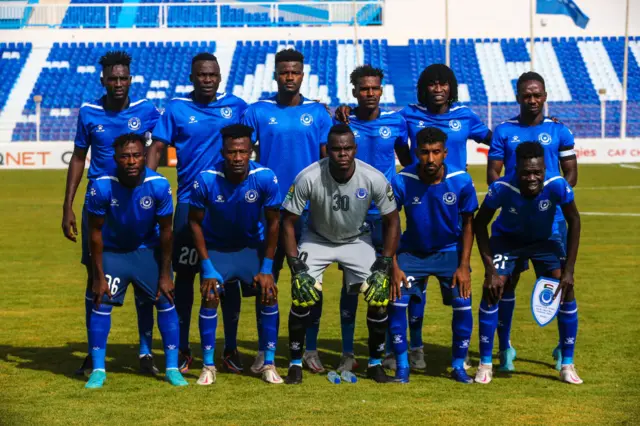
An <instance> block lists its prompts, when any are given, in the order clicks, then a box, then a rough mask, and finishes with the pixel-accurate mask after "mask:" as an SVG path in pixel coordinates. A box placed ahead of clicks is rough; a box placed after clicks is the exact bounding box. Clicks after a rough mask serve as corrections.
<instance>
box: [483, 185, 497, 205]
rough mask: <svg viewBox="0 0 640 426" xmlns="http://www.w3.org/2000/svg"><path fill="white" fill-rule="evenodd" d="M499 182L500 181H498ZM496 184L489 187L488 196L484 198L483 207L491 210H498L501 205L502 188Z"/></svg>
mask: <svg viewBox="0 0 640 426" xmlns="http://www.w3.org/2000/svg"><path fill="white" fill-rule="evenodd" d="M496 182H498V181H496ZM496 182H494V183H492V184H491V185H489V188H488V189H487V196H486V197H484V202H483V203H482V205H484V206H487V207H488V208H490V209H493V210H498V209H499V208H500V207H501V205H500V187H499V184H497V183H496Z"/></svg>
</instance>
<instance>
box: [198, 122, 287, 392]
mask: <svg viewBox="0 0 640 426" xmlns="http://www.w3.org/2000/svg"><path fill="white" fill-rule="evenodd" d="M221 133H222V138H223V141H224V142H223V149H222V156H223V158H224V161H222V162H220V163H218V164H216V165H215V166H214V167H213V168H212V169H211V170H206V171H204V172H202V173H200V174H199V175H198V177H197V178H196V180H195V181H194V183H193V189H192V191H191V210H190V211H189V223H190V225H191V229H192V231H193V239H194V243H195V246H196V249H197V250H198V255H199V256H200V259H201V266H202V272H201V277H202V279H201V284H200V289H201V292H202V305H201V307H200V343H201V345H202V353H203V357H204V367H203V369H202V374H201V375H200V378H199V379H198V384H200V385H210V384H212V383H214V382H215V380H216V368H215V366H214V364H215V362H214V356H213V355H214V351H215V345H216V327H217V323H218V319H217V317H218V315H217V312H216V310H217V307H218V300H219V297H220V293H221V292H222V291H224V296H223V298H224V299H226V298H231V297H240V295H239V294H236V293H233V292H227V289H229V287H230V286H231V285H232V284H231V283H230V284H226V285H224V286H223V287H221V288H220V289H219V286H222V285H223V284H224V283H229V281H230V280H232V279H233V280H240V281H241V282H242V286H243V293H245V290H247V291H248V292H251V291H250V290H249V287H250V286H251V285H253V286H254V287H255V288H256V290H257V293H252V294H256V317H257V318H258V340H259V341H260V342H264V347H265V348H266V350H265V359H264V364H263V366H262V368H261V371H260V372H261V373H262V377H263V378H264V380H265V381H267V382H269V383H275V384H279V383H282V379H281V378H280V376H279V375H278V372H277V370H276V367H275V365H274V364H273V362H274V358H275V353H276V343H277V342H278V325H277V324H278V321H279V316H278V290H277V288H276V286H275V282H274V279H273V272H272V269H273V256H274V254H275V251H276V245H277V243H278V231H279V228H280V203H281V198H280V190H279V188H278V179H277V178H276V175H275V174H274V173H273V172H272V171H271V170H269V169H267V168H265V167H262V166H260V165H259V164H258V163H254V162H253V161H249V157H250V156H251V133H253V129H252V128H251V127H248V126H245V125H242V124H234V125H231V126H227V127H225V128H223V129H222V131H221ZM263 212H264V215H265V217H266V223H267V226H266V228H267V229H266V234H267V235H266V241H265V229H264V227H263V224H262V222H261V220H260V217H261V215H262V213H263ZM205 214H206V219H205ZM203 222H204V223H203ZM233 284H235V282H233ZM236 287H237V286H236ZM239 304H240V303H239V302H238V305H239ZM236 324H237V323H236ZM236 326H237V325H236ZM225 332H226V331H225ZM235 332H237V330H234V333H235Z"/></svg>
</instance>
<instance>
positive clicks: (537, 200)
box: [474, 142, 582, 384]
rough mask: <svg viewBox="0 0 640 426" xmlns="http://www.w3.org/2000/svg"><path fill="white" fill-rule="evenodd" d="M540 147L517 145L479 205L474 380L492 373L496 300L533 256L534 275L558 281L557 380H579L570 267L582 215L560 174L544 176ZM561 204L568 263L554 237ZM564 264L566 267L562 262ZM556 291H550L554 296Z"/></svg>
mask: <svg viewBox="0 0 640 426" xmlns="http://www.w3.org/2000/svg"><path fill="white" fill-rule="evenodd" d="M545 173H546V169H545V163H544V149H543V148H542V145H541V144H540V143H538V142H524V143H521V144H520V145H518V147H517V148H516V171H515V173H514V174H511V175H509V176H506V177H503V178H500V179H498V180H497V181H495V182H494V183H492V184H491V185H490V186H489V190H488V193H487V197H486V198H485V200H484V202H483V203H482V207H480V211H479V212H478V214H477V216H476V218H475V221H474V230H475V233H476V237H477V239H478V248H479V250H480V255H481V256H482V262H483V263H484V267H485V281H484V286H483V287H484V288H483V294H482V302H481V303H480V312H479V315H478V317H479V322H480V367H479V368H478V372H477V373H476V379H475V380H476V382H478V383H484V384H486V383H489V382H491V379H492V376H493V370H492V357H491V354H492V351H493V338H494V334H495V332H496V328H497V326H498V302H499V301H500V299H501V297H502V292H503V290H504V286H505V283H506V282H507V280H508V279H509V277H510V276H511V275H512V274H514V273H519V272H520V270H519V268H521V267H522V266H521V265H523V264H524V263H525V262H527V261H528V260H531V261H532V263H533V266H534V268H535V271H536V275H537V276H538V277H541V276H546V277H550V278H555V279H558V280H560V286H559V287H558V291H562V303H561V304H560V311H559V313H558V331H559V334H560V347H561V351H562V368H561V370H560V379H561V380H562V381H563V382H567V383H571V384H580V383H582V380H581V379H580V377H578V374H577V373H576V370H575V367H574V365H573V351H574V347H575V341H576V335H577V333H578V308H577V305H576V301H575V297H574V292H573V270H574V266H575V264H576V257H577V255H578V244H579V242H580V215H579V213H578V209H577V208H576V204H575V202H574V200H573V190H572V189H571V185H569V183H568V182H567V181H566V180H565V179H564V178H563V177H561V176H554V177H549V176H548V175H545ZM557 206H560V208H561V209H562V213H563V214H564V217H565V219H566V221H567V225H568V226H567V228H568V237H567V241H568V244H567V252H566V262H563V261H564V259H565V251H564V249H563V247H562V242H561V241H559V240H557V239H554V238H553V232H552V231H553V224H554V215H555V212H556V208H557ZM499 208H502V211H501V212H500V215H499V216H498V218H497V219H496V221H495V222H494V223H493V227H492V233H491V234H492V235H491V239H489V233H488V231H487V227H488V226H489V223H490V222H491V219H492V218H493V215H494V214H495V212H496V210H497V209H499ZM563 263H564V266H563ZM557 294H558V292H556V294H555V295H554V298H555V297H556V296H557Z"/></svg>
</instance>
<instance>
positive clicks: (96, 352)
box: [89, 304, 113, 371]
mask: <svg viewBox="0 0 640 426" xmlns="http://www.w3.org/2000/svg"><path fill="white" fill-rule="evenodd" d="M112 310H113V306H110V305H104V304H102V305H100V307H99V308H98V309H96V308H95V307H94V308H92V310H91V319H90V321H89V324H90V325H89V347H90V352H89V353H90V354H91V359H92V360H93V369H94V371H95V370H102V371H104V370H105V361H104V359H105V356H106V352H107V338H108V337H109V331H110V330H111V311H112Z"/></svg>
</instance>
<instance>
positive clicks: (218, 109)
mask: <svg viewBox="0 0 640 426" xmlns="http://www.w3.org/2000/svg"><path fill="white" fill-rule="evenodd" d="M189 79H190V81H191V83H192V84H193V92H191V93H190V94H189V95H188V96H187V97H186V98H173V99H172V100H171V101H170V102H169V104H168V105H167V108H166V109H165V111H164V114H163V115H162V118H161V119H160V120H159V121H158V125H157V126H156V128H155V129H154V131H153V139H154V142H153V144H152V145H151V148H150V149H149V155H148V156H147V162H148V166H149V167H150V168H152V169H154V170H155V169H156V168H157V166H158V159H159V158H160V154H161V153H162V151H163V150H164V149H165V146H166V145H171V146H173V147H175V149H176V154H177V157H178V165H177V169H178V205H177V207H176V217H175V220H174V223H173V228H174V232H175V236H176V237H175V241H174V248H173V269H174V270H175V271H176V309H177V310H178V317H179V318H180V371H181V372H183V373H185V372H187V371H189V366H190V365H191V362H192V361H193V357H192V356H191V348H190V346H189V330H190V327H191V309H192V307H193V282H194V280H195V276H196V273H198V253H197V251H196V248H195V246H194V244H193V239H192V235H191V230H190V228H189V198H190V196H191V186H192V184H193V181H194V180H195V179H196V177H197V176H198V174H199V173H200V172H201V171H203V170H208V169H211V168H213V166H214V165H215V164H217V163H218V162H220V161H221V160H222V157H221V154H220V153H221V151H222V137H221V134H220V130H221V129H222V128H223V127H225V126H228V125H231V124H234V123H238V122H239V121H240V117H241V115H242V114H243V113H244V110H245V109H246V107H247V104H246V103H245V102H244V101H243V100H242V99H240V98H238V97H236V96H233V95H228V94H226V93H217V91H218V87H219V86H220V81H221V77H220V66H219V65H218V60H217V59H216V57H215V56H213V55H212V54H210V53H199V54H198V55H196V56H194V57H193V59H192V60H191V75H190V76H189ZM228 291H229V293H232V292H234V291H236V292H237V291H239V289H238V288H237V287H236V288H231V287H230V288H229V289H228ZM231 301H233V302H232V303H227V302H231ZM222 313H223V316H224V319H225V321H224V325H225V335H224V336H225V351H224V363H225V366H227V368H228V369H229V370H230V371H232V372H236V373H240V372H242V363H241V362H240V355H239V354H238V351H237V349H236V348H237V346H236V333H235V332H234V331H233V330H235V329H237V326H238V317H239V315H240V297H239V296H238V297H229V298H227V299H226V300H225V301H223V303H222Z"/></svg>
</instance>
